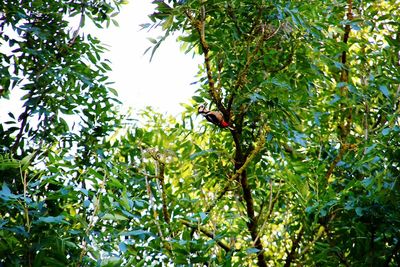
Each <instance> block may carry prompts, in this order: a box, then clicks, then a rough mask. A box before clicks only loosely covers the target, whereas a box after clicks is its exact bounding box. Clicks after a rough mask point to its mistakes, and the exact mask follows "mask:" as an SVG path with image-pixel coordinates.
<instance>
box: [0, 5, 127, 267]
mask: <svg viewBox="0 0 400 267" xmlns="http://www.w3.org/2000/svg"><path fill="white" fill-rule="evenodd" d="M121 3H122V1H51V0H49V1H42V0H37V1H36V0H34V1H13V0H12V1H8V0H5V1H1V3H0V32H1V34H0V43H1V50H0V51H1V53H0V62H1V64H0V90H1V91H0V97H4V98H9V97H10V95H11V94H17V95H20V94H21V95H23V97H22V101H23V103H21V108H22V111H21V113H20V114H13V113H11V112H9V113H8V115H9V120H8V121H6V122H4V123H3V122H2V125H0V152H1V154H0V177H1V183H2V189H1V191H0V210H1V212H0V264H1V265H3V264H5V265H6V266H66V265H75V264H76V265H81V264H85V265H86V263H87V262H92V263H93V262H96V260H97V259H99V258H100V251H101V247H103V246H104V241H105V237H104V236H98V235H97V236H96V235H95V234H94V233H95V230H97V231H98V229H97V228H96V227H95V222H96V220H97V217H95V216H97V213H98V212H99V201H100V197H101V195H102V193H101V190H102V188H103V187H104V180H105V179H106V177H107V175H108V171H107V169H108V167H107V165H106V163H107V156H106V153H105V152H104V149H105V147H106V146H107V145H106V144H104V143H103V142H102V140H103V139H104V138H105V136H106V135H108V134H109V133H110V132H111V131H112V130H113V129H114V128H115V127H118V125H119V118H118V115H117V113H116V109H115V108H114V106H115V104H118V100H117V99H116V98H115V90H114V89H112V88H110V87H109V85H110V83H109V82H108V81H107V79H108V78H107V71H109V70H110V69H111V68H110V66H109V62H107V61H106V60H104V59H103V58H102V57H101V54H102V53H103V51H104V49H105V48H104V47H103V45H101V44H100V41H99V40H98V39H97V38H95V37H93V36H91V35H90V34H85V33H84V31H83V27H84V25H85V21H90V22H91V23H92V24H95V25H96V26H98V27H103V26H106V25H108V24H110V22H112V17H113V16H115V15H116V14H117V13H118V8H119V6H120V4H121ZM75 24H76V25H75ZM16 104H17V103H16ZM1 112H2V113H4V114H5V115H6V114H7V112H8V111H7V110H5V109H4V108H3V107H2V109H1ZM97 241H98V242H97ZM105 251H109V249H106V250H105ZM109 253H111V251H109Z"/></svg>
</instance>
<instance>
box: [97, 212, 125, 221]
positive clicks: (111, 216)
mask: <svg viewBox="0 0 400 267" xmlns="http://www.w3.org/2000/svg"><path fill="white" fill-rule="evenodd" d="M101 219H103V220H111V221H126V220H128V218H127V217H125V216H123V215H122V214H118V213H114V214H111V213H106V214H104V215H103V216H102V217H101Z"/></svg>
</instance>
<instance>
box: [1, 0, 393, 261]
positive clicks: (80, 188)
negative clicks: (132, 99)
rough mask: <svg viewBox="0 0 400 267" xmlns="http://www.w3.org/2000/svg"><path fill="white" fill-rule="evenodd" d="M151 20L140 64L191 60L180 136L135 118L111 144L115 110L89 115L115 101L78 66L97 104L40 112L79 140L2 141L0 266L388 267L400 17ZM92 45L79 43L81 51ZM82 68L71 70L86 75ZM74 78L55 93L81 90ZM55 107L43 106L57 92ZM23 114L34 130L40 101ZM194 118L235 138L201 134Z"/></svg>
mask: <svg viewBox="0 0 400 267" xmlns="http://www.w3.org/2000/svg"><path fill="white" fill-rule="evenodd" d="M154 4H155V6H156V8H155V12H154V13H153V14H151V15H150V19H151V20H152V23H150V24H144V25H143V26H144V27H148V28H153V27H157V26H159V27H162V29H163V30H164V32H165V36H162V37H160V38H159V39H158V40H153V42H154V46H153V49H152V50H151V53H152V54H151V56H153V55H156V54H155V51H156V49H157V48H158V47H159V45H160V44H161V43H162V41H163V40H165V38H167V37H168V36H169V35H171V34H172V33H177V32H179V37H178V39H179V40H180V41H181V42H182V46H183V49H184V50H186V52H187V53H190V52H193V53H198V54H200V55H201V56H202V57H203V59H204V65H203V66H202V67H200V69H199V73H198V81H197V84H198V85H199V89H198V91H197V92H196V95H195V96H193V101H192V103H190V104H188V105H187V106H186V111H185V112H184V113H183V114H182V118H181V119H177V118H171V117H164V116H162V115H160V114H157V113H155V112H154V111H152V110H151V109H148V110H144V111H143V112H142V114H140V118H141V121H142V123H141V124H135V123H129V124H128V125H124V126H121V124H120V120H119V119H118V117H117V119H116V120H115V119H113V118H112V117H116V115H115V113H109V112H111V111H110V110H112V109H110V107H111V105H112V103H111V102H106V103H109V105H107V104H104V105H105V106H106V108H104V109H102V107H104V105H103V104H102V103H103V102H102V101H104V100H105V99H109V98H107V97H106V96H107V95H108V93H109V92H111V91H112V90H111V89H109V88H107V87H106V86H101V84H102V82H105V81H106V79H105V78H104V76H102V75H104V72H102V71H101V66H103V64H101V63H99V61H97V60H99V58H98V57H96V56H95V57H94V58H92V57H90V56H88V60H91V62H92V64H93V65H95V66H97V67H98V68H100V71H95V72H94V73H95V74H96V75H94V76H90V77H91V78H92V80H91V81H93V82H92V84H95V85H99V88H98V87H94V89H98V90H99V91H101V92H102V94H101V95H102V96H103V97H102V98H101V97H100V98H99V97H98V95H96V94H95V92H98V91H97V90H92V89H93V87H91V88H90V89H91V90H88V92H90V93H93V95H90V96H88V97H87V98H85V99H90V100H88V101H86V100H85V101H83V100H82V101H80V100H81V98H79V93H80V91H79V92H75V93H73V94H72V93H71V95H72V99H71V102H70V103H71V104H70V105H71V106H72V107H73V108H72V107H70V106H68V105H67V104H65V101H59V102H58V103H57V105H59V106H57V105H54V107H53V106H50V107H53V109H49V110H51V111H52V112H54V113H55V114H56V115H57V116H56V117H55V118H57V119H58V121H61V119H60V118H61V117H62V116H61V115H58V114H60V112H61V113H67V112H64V110H75V112H76V113H78V114H81V117H82V121H83V122H84V123H83V122H82V123H83V125H82V127H81V128H80V129H78V130H75V129H73V128H72V126H69V125H68V122H67V121H66V120H65V123H60V125H62V128H61V129H62V130H60V128H57V127H55V128H53V124H50V123H48V124H45V122H46V120H44V119H43V118H45V117H46V116H45V115H46V113H44V111H42V112H43V114H42V116H40V117H39V118H38V121H39V123H38V124H37V125H41V124H40V123H41V122H42V124H43V125H45V126H46V127H47V128H46V127H43V128H40V127H38V128H37V129H38V130H31V131H29V130H25V129H23V130H21V129H22V128H25V127H26V129H28V128H29V129H35V128H32V126H25V125H24V124H21V125H20V126H19V127H17V128H13V127H8V128H6V129H2V131H3V133H4V134H2V135H0V136H4V138H3V139H1V145H2V148H3V150H4V153H3V154H2V161H1V162H0V166H1V168H2V170H3V171H4V173H5V174H4V177H6V178H7V179H8V180H5V183H3V187H2V191H0V198H1V200H2V202H1V203H0V205H1V206H0V207H1V209H2V210H6V208H8V207H11V208H8V209H7V212H6V213H3V212H2V213H1V214H5V215H1V216H2V217H0V218H1V220H2V221H1V223H0V227H1V228H0V235H1V237H2V238H1V239H0V240H1V241H0V246H1V249H0V251H1V252H0V253H2V254H1V257H2V258H5V257H6V258H5V260H4V262H5V263H9V262H12V263H14V264H15V263H17V264H18V263H22V264H26V265H34V264H42V265H44V264H48V265H56V264H58V265H66V264H67V263H70V264H74V265H96V264H97V265H107V266H108V265H110V266H111V265H112V266H120V265H127V266H148V265H161V266H168V265H196V266H204V265H207V266H210V265H211V266H320V265H321V266H397V265H398V264H399V262H400V252H399V250H400V245H399V244H400V243H399V241H398V234H397V233H398V232H399V228H400V224H399V223H400V214H399V211H398V209H397V206H398V205H397V204H398V203H399V200H400V199H399V198H400V196H399V193H398V192H399V182H398V179H397V178H398V177H399V163H398V160H397V158H398V156H399V155H398V154H399V153H398V149H397V147H398V145H399V137H398V132H399V130H400V128H399V91H400V89H399V88H400V83H399V75H400V73H399V72H398V68H399V58H398V55H399V53H400V42H399V38H400V37H399V24H398V21H399V10H400V3H399V1H394V0H392V1H383V2H382V1H381V2H379V3H378V2H377V1H355V0H347V1H334V2H321V1H313V0H311V1H307V2H304V1H283V0H282V1H280V0H278V1H236V0H233V1H213V0H207V1H205V0H193V1H177V0H170V1H154ZM94 7H96V5H94ZM94 7H92V8H94ZM14 8H17V7H14ZM111 9H112V8H111ZM2 10H5V9H4V8H3V9H2ZM7 10H8V9H7ZM57 10H58V9H57ZM90 10H91V9H90ZM94 10H95V9H94ZM107 10H108V11H110V12H111V10H109V9H107ZM3 13H6V12H5V11H3ZM106 14H109V13H107V12H106ZM107 18H108V17H107V16H106V17H105V18H104V17H102V19H107ZM100 21H102V20H101V19H100ZM11 25H14V24H11ZM34 32H36V30H35V31H34ZM50 36H53V35H50ZM66 40H70V39H68V38H67V39H66ZM77 40H80V41H83V39H82V36H80V38H79V39H78V38H77ZM94 40H95V39H88V40H86V41H87V42H89V43H91V42H92V46H90V45H89V46H88V47H89V48H91V49H94V48H95V47H98V46H99V45H100V44H99V43H97V42H96V41H94ZM93 42H94V43H93ZM94 44H95V45H94ZM75 45H76V43H74V44H73V47H75ZM82 46H84V45H83V44H82ZM78 47H81V46H78ZM84 47H86V46H84ZM89 48H87V49H89ZM48 50H49V51H50V52H51V51H53V50H52V49H50V48H49V49H48ZM28 51H31V52H32V51H35V52H36V53H38V52H40V51H42V50H41V49H39V48H35V49H33V50H28ZM84 51H91V50H84ZM95 51H96V50H95ZM53 52H54V51H53ZM80 54H85V53H80ZM22 55H24V54H22ZM33 55H36V54H35V53H34V54H33ZM66 55H69V53H67V54H66ZM15 58H16V59H17V60H19V62H23V63H24V62H29V61H21V60H22V59H23V57H22V56H21V57H19V56H18V57H15ZM20 58H21V60H20ZM38 58H39V59H40V57H38ZM68 58H69V57H68ZM91 58H92V59H91ZM39 59H35V60H36V61H37V60H39ZM80 59H81V57H80V55H79V57H78V55H77V56H76V60H78V61H79V60H80ZM65 60H66V59H65ZM3 61H4V62H8V61H7V60H3ZM36 61H34V62H36ZM39 62H40V61H39ZM60 62H61V63H62V62H64V61H63V60H61V61H60ZM79 62H80V61H79ZM87 62H88V61H87ZM85 63H86V61H85ZM24 64H25V63H24ZM24 64H22V65H21V66H24V68H22V69H23V71H26V72H24V73H26V75H28V74H29V75H30V74H31V73H33V72H32V71H28V69H27V68H26V67H25V65H24ZM96 64H97V65H96ZM99 64H100V65H99ZM34 65H35V64H27V66H34ZM93 65H90V66H88V64H83V63H82V66H81V67H82V69H83V70H85V71H84V72H83V73H92V72H91V71H90V70H89V69H91V68H89V69H87V67H93ZM39 66H40V65H39ZM56 66H58V64H55V65H54V69H52V72H49V74H51V73H53V72H55V73H57V71H61V70H60V69H59V68H56ZM71 66H76V65H75V63H73V62H68V64H67V63H66V65H65V67H66V70H64V72H61V73H62V74H64V73H65V71H67V70H69V69H70V67H71ZM104 68H106V67H104ZM40 69H44V68H43V67H42V68H40ZM82 69H80V70H82ZM106 69H107V68H106ZM5 70H7V71H10V68H5V69H4V70H3V72H5ZM49 70H50V69H49ZM7 73H8V72H7ZM79 73H80V72H79ZM39 74H40V75H41V73H39ZM40 75H39V76H40ZM60 75H61V74H60ZM97 75H100V77H99V76H97ZM35 77H36V76H33V78H35ZM57 77H59V76H53V77H50V78H49V79H48V80H45V81H43V82H44V83H43V84H44V85H45V86H44V85H43V88H53V87H49V86H50V85H51V84H52V82H53V81H59V80H58V79H57ZM78 77H79V79H76V78H73V77H69V78H68V79H65V80H63V79H61V81H67V80H68V81H69V80H70V79H72V81H74V83H73V84H74V85H75V84H76V83H78V84H79V85H81V86H82V87H83V89H89V88H88V87H85V85H86V86H88V85H87V84H86V82H87V81H88V80H87V79H85V77H86V76H82V75H80V76H78ZM33 78H31V79H33ZM8 80H11V81H13V80H15V79H11V75H9V79H4V81H3V82H2V86H3V88H8V87H9V86H10V85H12V83H10V84H7V81H8ZM68 84H69V83H68ZM22 85H23V84H22ZM19 86H21V84H20V85H19ZM31 86H32V85H31ZM63 86H65V85H64V84H61V86H60V88H64V87H63ZM89 87H90V86H89ZM28 88H30V87H28ZM40 88H42V87H40ZM56 88H57V90H56ZM67 88H68V87H67ZM73 88H75V87H73ZM78 88H81V87H79V86H78ZM75 89H76V88H75ZM100 89H102V90H100ZM7 90H8V89H7ZM35 90H39V89H35ZM49 90H50V89H49ZM52 90H54V96H53V97H52V98H51V99H48V100H47V101H50V100H51V101H55V100H53V99H58V98H57V97H58V96H60V95H63V94H62V92H65V91H62V90H60V89H59V87H58V86H57V87H56V86H54V89H52ZM71 90H72V89H71ZM7 92H8V91H7ZM52 92H53V91H52ZM59 92H61V93H59ZM73 92H74V91H73ZM88 94H89V93H88ZM30 96H31V95H30V94H29V95H28V96H27V97H26V98H27V99H28V100H27V101H29V102H27V103H28V104H27V105H26V106H29V107H30V109H33V110H38V111H37V114H41V113H40V112H39V111H40V108H41V107H42V106H43V105H44V104H43V103H47V102H45V101H44V100H45V99H47V98H45V97H44V96H43V97H39V98H38V100H29V99H30ZM34 99H35V98H34ZM51 101H50V102H51ZM92 101H93V102H92ZM92 103H93V104H92ZM96 104H98V105H96ZM200 104H206V105H207V107H208V108H210V109H212V110H215V111H219V112H221V113H222V114H223V116H224V119H225V120H226V121H227V122H229V123H230V125H231V128H224V129H222V128H218V127H217V126H215V125H213V124H210V123H208V122H207V121H204V122H200V123H198V122H199V121H198V120H197V119H196V113H197V105H200ZM46 105H47V104H46ZM65 106H67V107H69V109H68V108H67V107H65ZM90 106H94V107H98V106H100V108H97V109H96V110H94V111H92V110H90V109H89V108H88V107H90ZM47 109H48V108H46V109H44V110H47ZM91 111H92V112H91ZM26 114H28V115H31V114H36V113H34V112H31V111H29V112H26ZM67 114H69V113H67ZM23 118H24V117H23V116H22V117H21V119H22V122H23V121H24V120H23ZM127 118H128V117H127ZM27 121H28V120H27ZM88 121H89V122H90V123H89V122H88ZM26 124H28V122H26ZM29 125H32V124H29ZM47 125H48V126H47ZM54 125H58V124H54ZM96 126H98V127H100V128H96ZM114 126H117V127H115V128H114V131H111V128H112V127H114ZM41 129H47V132H45V131H44V130H41ZM96 129H97V130H96ZM20 132H21V133H22V134H23V135H22V136H21V137H18V136H19V133H20ZM25 133H26V135H25ZM96 133H98V134H96ZM38 137H40V138H38ZM35 138H37V139H35ZM39 140H43V141H39ZM16 143H17V144H18V145H15V144H16ZM15 147H16V148H15ZM40 162H43V163H44V164H42V166H41V165H40V164H38V163H40ZM18 179H20V180H18ZM14 181H18V183H19V184H17V183H16V182H14ZM19 181H21V182H19ZM44 189H46V190H44ZM54 244H56V245H54ZM15 248H17V249H15Z"/></svg>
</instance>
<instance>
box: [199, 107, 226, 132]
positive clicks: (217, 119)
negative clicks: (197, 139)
mask: <svg viewBox="0 0 400 267" xmlns="http://www.w3.org/2000/svg"><path fill="white" fill-rule="evenodd" d="M197 111H198V113H199V114H201V115H203V116H204V118H206V120H208V121H209V122H211V123H213V124H215V125H217V126H219V127H221V128H227V127H229V123H228V122H226V121H225V119H224V115H223V114H222V113H221V112H219V111H210V110H207V109H206V108H205V107H204V105H201V106H199V108H198V110H197ZM229 128H231V127H229Z"/></svg>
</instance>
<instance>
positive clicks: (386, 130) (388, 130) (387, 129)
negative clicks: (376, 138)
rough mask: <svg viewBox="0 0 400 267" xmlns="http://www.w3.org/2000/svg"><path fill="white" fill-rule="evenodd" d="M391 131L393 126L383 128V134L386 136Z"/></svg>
mask: <svg viewBox="0 0 400 267" xmlns="http://www.w3.org/2000/svg"><path fill="white" fill-rule="evenodd" d="M391 131H392V129H391V128H385V129H383V130H382V135H383V136H386V135H388V134H389V133H390V132H391Z"/></svg>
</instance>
